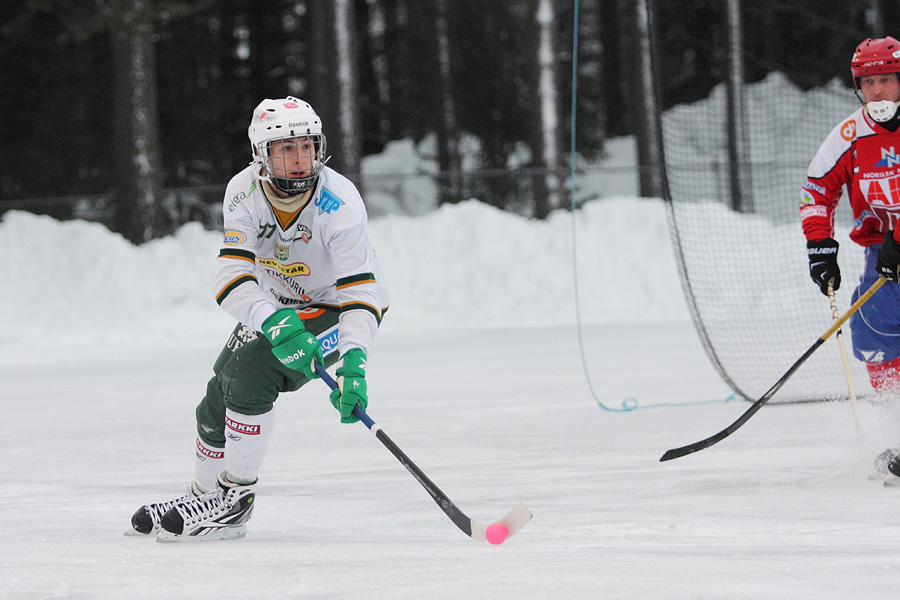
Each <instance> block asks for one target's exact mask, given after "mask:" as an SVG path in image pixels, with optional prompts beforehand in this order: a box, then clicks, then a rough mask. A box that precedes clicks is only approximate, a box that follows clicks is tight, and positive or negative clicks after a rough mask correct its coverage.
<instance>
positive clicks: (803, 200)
mask: <svg viewBox="0 0 900 600" xmlns="http://www.w3.org/2000/svg"><path fill="white" fill-rule="evenodd" d="M815 203H816V199H815V198H813V195H812V194H810V193H809V192H807V191H806V190H803V191H802V192H800V208H803V207H804V206H809V205H810V204H815Z"/></svg>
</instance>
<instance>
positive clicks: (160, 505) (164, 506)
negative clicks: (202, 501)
mask: <svg viewBox="0 0 900 600" xmlns="http://www.w3.org/2000/svg"><path fill="white" fill-rule="evenodd" d="M192 498H196V496H194V493H193V492H192V491H191V490H190V489H188V491H187V492H185V494H184V495H183V496H181V497H180V498H175V499H174V500H165V501H163V502H156V503H154V504H150V505H149V506H147V510H148V512H149V513H150V518H151V519H152V521H153V523H154V524H155V525H158V524H159V522H160V521H161V520H162V516H163V515H164V514H166V512H168V510H169V509H170V508H174V507H176V506H178V505H180V504H184V503H185V502H190V500H191V499H192Z"/></svg>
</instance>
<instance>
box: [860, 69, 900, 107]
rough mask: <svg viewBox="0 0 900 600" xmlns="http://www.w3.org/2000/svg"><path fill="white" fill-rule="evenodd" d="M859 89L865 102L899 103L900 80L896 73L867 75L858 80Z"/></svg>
mask: <svg viewBox="0 0 900 600" xmlns="http://www.w3.org/2000/svg"><path fill="white" fill-rule="evenodd" d="M859 89H860V91H862V93H863V96H864V97H865V99H866V102H879V101H881V100H890V101H891V102H900V79H898V76H897V73H882V74H879V75H867V76H865V77H861V78H860V80H859Z"/></svg>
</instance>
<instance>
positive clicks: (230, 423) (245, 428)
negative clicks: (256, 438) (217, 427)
mask: <svg viewBox="0 0 900 600" xmlns="http://www.w3.org/2000/svg"><path fill="white" fill-rule="evenodd" d="M225 427H227V428H228V429H231V430H232V431H237V432H238V433H243V434H245V435H259V425H247V424H246V423H239V422H237V421H235V420H234V419H229V418H228V417H225Z"/></svg>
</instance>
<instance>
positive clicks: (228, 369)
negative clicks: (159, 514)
mask: <svg viewBox="0 0 900 600" xmlns="http://www.w3.org/2000/svg"><path fill="white" fill-rule="evenodd" d="M338 314H339V313H338V311H337V310H330V309H308V310H307V311H306V312H305V314H304V312H303V311H301V312H300V316H301V318H303V323H304V325H306V330H307V331H309V332H310V333H312V334H313V335H315V336H316V337H317V338H319V345H320V346H322V353H323V355H324V358H325V366H326V367H330V366H331V365H333V364H334V363H336V362H337V360H338V352H337V340H338V328H337V324H338ZM213 373H215V375H214V376H213V377H212V379H210V380H209V383H208V384H207V385H206V396H204V397H203V400H201V401H200V404H199V405H198V406H197V411H196V414H197V433H198V434H199V435H200V439H202V440H203V441H204V442H205V443H207V444H209V445H210V446H214V447H217V448H222V447H224V446H225V409H226V408H229V409H231V410H233V411H235V412H237V413H240V414H243V415H261V414H264V413H267V412H269V411H270V410H272V406H273V404H275V400H276V399H277V398H278V394H280V393H281V392H293V391H294V390H298V389H300V388H301V387H302V386H304V385H305V384H306V383H308V382H309V379H308V378H307V377H306V376H305V375H304V374H303V373H301V372H299V371H294V370H292V369H288V368H287V367H285V366H284V365H282V364H281V363H280V362H278V359H277V358H275V356H274V355H273V354H272V344H270V343H269V340H268V339H267V338H266V336H264V335H261V334H260V333H259V332H257V331H254V330H253V329H251V328H250V327H247V326H245V325H243V324H241V323H238V325H237V327H235V328H234V331H232V332H231V336H230V337H229V338H228V342H227V343H226V344H225V347H224V348H223V349H222V352H221V353H220V354H219V358H218V359H217V360H216V363H215V365H213ZM323 393H324V392H323Z"/></svg>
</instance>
